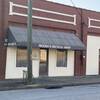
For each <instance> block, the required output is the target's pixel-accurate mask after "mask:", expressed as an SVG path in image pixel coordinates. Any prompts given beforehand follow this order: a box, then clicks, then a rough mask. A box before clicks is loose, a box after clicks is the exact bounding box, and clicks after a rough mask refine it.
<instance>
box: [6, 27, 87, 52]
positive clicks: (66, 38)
mask: <svg viewBox="0 0 100 100" xmlns="http://www.w3.org/2000/svg"><path fill="white" fill-rule="evenodd" d="M7 38H8V46H17V47H26V46H27V28H24V27H13V26H10V27H9V31H8V37H7ZM32 46H33V47H35V48H54V49H71V50H85V46H84V44H83V43H82V42H81V40H80V39H79V38H78V37H77V36H76V35H75V34H73V33H68V32H60V31H50V30H43V29H33V30H32Z"/></svg>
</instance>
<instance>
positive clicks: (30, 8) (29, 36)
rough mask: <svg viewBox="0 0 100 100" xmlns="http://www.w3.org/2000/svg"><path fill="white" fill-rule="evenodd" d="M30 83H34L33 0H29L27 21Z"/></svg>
mask: <svg viewBox="0 0 100 100" xmlns="http://www.w3.org/2000/svg"><path fill="white" fill-rule="evenodd" d="M27 52H28V84H31V83H32V0H28V22H27Z"/></svg>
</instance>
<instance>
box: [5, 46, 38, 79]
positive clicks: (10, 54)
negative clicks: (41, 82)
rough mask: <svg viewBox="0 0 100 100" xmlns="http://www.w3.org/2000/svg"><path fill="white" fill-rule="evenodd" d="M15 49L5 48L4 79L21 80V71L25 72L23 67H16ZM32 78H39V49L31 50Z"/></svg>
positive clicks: (25, 69)
mask: <svg viewBox="0 0 100 100" xmlns="http://www.w3.org/2000/svg"><path fill="white" fill-rule="evenodd" d="M16 51H17V48H10V47H8V48H7V59H6V73H5V78H6V79H13V78H23V70H24V71H27V68H25V67H16V53H17V52H16ZM32 64H33V77H38V76H39V49H33V54H32Z"/></svg>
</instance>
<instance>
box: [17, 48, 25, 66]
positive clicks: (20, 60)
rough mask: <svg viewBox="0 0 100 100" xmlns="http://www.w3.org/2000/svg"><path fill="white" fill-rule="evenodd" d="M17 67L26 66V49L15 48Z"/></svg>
mask: <svg viewBox="0 0 100 100" xmlns="http://www.w3.org/2000/svg"><path fill="white" fill-rule="evenodd" d="M16 66H17V67H26V66H27V49H21V48H18V49H17V61H16Z"/></svg>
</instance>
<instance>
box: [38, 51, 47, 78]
mask: <svg viewBox="0 0 100 100" xmlns="http://www.w3.org/2000/svg"><path fill="white" fill-rule="evenodd" d="M39 75H40V76H47V75H48V50H47V49H40V69H39Z"/></svg>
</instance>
